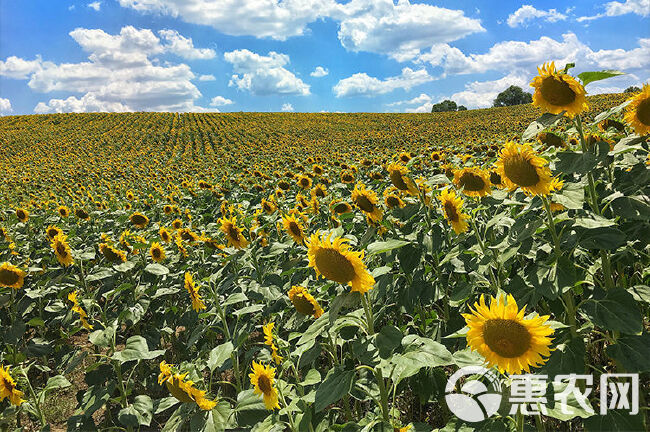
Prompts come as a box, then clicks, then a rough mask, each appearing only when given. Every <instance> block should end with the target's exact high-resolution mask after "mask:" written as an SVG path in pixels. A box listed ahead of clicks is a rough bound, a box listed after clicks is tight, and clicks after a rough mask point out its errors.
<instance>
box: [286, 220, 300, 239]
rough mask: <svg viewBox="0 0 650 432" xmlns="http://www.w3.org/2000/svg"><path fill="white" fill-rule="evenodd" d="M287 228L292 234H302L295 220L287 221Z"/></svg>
mask: <svg viewBox="0 0 650 432" xmlns="http://www.w3.org/2000/svg"><path fill="white" fill-rule="evenodd" d="M289 230H290V231H291V234H293V235H295V236H298V237H299V236H301V235H302V232H301V231H300V227H299V226H298V224H297V223H295V222H290V223H289Z"/></svg>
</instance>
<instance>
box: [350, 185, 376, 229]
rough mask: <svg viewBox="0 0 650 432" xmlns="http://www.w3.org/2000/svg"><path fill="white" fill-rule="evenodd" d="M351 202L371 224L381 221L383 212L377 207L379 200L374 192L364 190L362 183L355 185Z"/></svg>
mask: <svg viewBox="0 0 650 432" xmlns="http://www.w3.org/2000/svg"><path fill="white" fill-rule="evenodd" d="M352 202H354V204H355V205H356V206H357V207H359V209H360V210H361V211H362V212H363V214H365V215H366V216H367V217H368V219H370V220H371V221H373V222H379V221H381V219H382V217H383V215H384V212H383V211H382V210H381V208H379V206H378V205H377V204H378V203H379V199H378V198H377V194H376V193H375V192H374V191H371V190H369V189H366V185H364V184H363V183H357V184H356V185H355V186H354V190H353V191H352Z"/></svg>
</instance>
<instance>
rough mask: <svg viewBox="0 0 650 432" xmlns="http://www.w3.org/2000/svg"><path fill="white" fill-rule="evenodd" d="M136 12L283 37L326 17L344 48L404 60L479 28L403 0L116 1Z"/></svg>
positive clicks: (459, 16) (456, 13)
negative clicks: (334, 25) (336, 29)
mask: <svg viewBox="0 0 650 432" xmlns="http://www.w3.org/2000/svg"><path fill="white" fill-rule="evenodd" d="M119 2H120V5H122V6H123V7H126V8H131V9H135V10H138V11H141V12H148V13H160V14H165V15H170V16H173V17H179V18H181V19H182V20H184V21H186V22H189V23H193V24H203V25H209V26H212V27H214V28H215V29H217V30H218V31H220V32H222V33H225V34H229V35H234V36H244V35H247V36H255V37H258V38H272V39H276V40H286V39H287V38H289V37H292V36H300V35H304V34H305V33H307V32H308V28H307V25H308V24H309V23H311V22H314V21H316V20H318V19H325V18H329V19H332V20H334V21H335V22H338V23H339V32H338V37H339V40H340V41H341V44H342V45H343V46H344V47H345V48H346V49H348V50H350V51H369V52H375V53H380V54H388V55H390V56H391V57H393V58H395V59H398V60H399V61H404V60H409V59H412V58H413V57H415V56H416V55H417V54H419V52H420V50H421V49H423V48H425V47H426V48H428V47H430V46H431V45H433V44H436V43H446V42H451V41H454V40H458V39H460V38H463V37H465V36H467V35H469V34H472V33H476V32H483V31H485V29H484V28H483V27H482V26H481V22H480V20H478V19H474V18H469V17H467V16H465V14H464V12H463V11H461V10H452V9H446V8H441V7H437V6H431V5H427V4H421V3H416V4H412V3H411V2H410V1H409V0H399V1H398V2H397V4H395V2H394V0H351V1H349V2H347V3H344V4H341V3H338V2H337V1H335V0H119Z"/></svg>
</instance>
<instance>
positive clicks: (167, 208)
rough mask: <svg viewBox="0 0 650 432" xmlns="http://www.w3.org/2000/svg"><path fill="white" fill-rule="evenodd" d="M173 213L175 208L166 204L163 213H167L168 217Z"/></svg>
mask: <svg viewBox="0 0 650 432" xmlns="http://www.w3.org/2000/svg"><path fill="white" fill-rule="evenodd" d="M173 211H174V208H173V207H172V206H171V205H169V204H165V206H164V207H163V213H165V214H166V215H168V214H171V213H172V212H173Z"/></svg>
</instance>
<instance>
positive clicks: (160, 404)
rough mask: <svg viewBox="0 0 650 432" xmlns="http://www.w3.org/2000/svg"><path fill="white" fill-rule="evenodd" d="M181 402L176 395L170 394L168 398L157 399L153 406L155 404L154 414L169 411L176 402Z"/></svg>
mask: <svg viewBox="0 0 650 432" xmlns="http://www.w3.org/2000/svg"><path fill="white" fill-rule="evenodd" d="M179 403H181V401H179V400H178V399H176V398H175V397H174V396H169V397H166V398H162V399H157V400H155V401H154V403H153V406H154V410H153V412H154V414H158V413H161V412H163V411H167V410H168V409H169V408H171V407H173V406H174V405H176V404H179Z"/></svg>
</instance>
